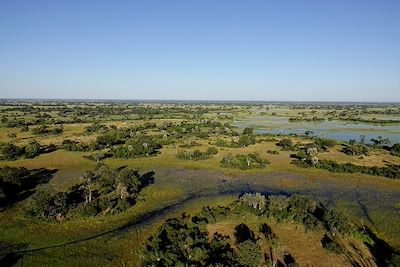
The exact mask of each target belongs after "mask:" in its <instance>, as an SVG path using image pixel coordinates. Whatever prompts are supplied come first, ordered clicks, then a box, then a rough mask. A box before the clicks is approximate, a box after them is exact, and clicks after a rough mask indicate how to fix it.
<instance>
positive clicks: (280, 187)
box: [156, 169, 400, 246]
mask: <svg viewBox="0 0 400 267" xmlns="http://www.w3.org/2000/svg"><path fill="white" fill-rule="evenodd" d="M156 173H158V175H157V177H158V178H156V185H157V184H158V185H160V186H163V185H172V184H176V185H179V187H181V188H183V189H184V190H185V191H186V192H187V194H188V196H190V199H192V198H200V197H210V198H212V197H216V196H221V195H237V196H239V195H240V194H242V193H244V192H262V193H265V194H284V195H292V194H306V195H310V196H311V197H313V198H314V199H315V200H317V201H318V202H321V203H322V204H323V205H324V206H326V207H327V208H338V209H340V210H342V211H343V212H345V213H346V214H347V215H348V216H350V217H351V218H352V219H353V220H355V221H357V222H359V223H360V224H368V225H371V226H373V227H374V228H376V229H377V230H378V232H380V233H382V234H383V235H384V236H385V237H390V239H391V240H390V241H391V242H393V243H394V244H396V245H397V246H400V209H398V208H396V207H395V205H396V203H400V193H399V190H395V189H393V188H389V187H377V186H375V185H373V184H355V182H354V181H347V180H340V179H337V178H332V179H330V178H321V179H313V178H308V177H306V176H302V175H298V174H295V173H270V174H264V175H261V174H256V175H254V174H249V175H240V176H237V177H228V176H224V175H223V174H222V173H220V172H218V171H210V170H187V169H164V170H159V171H158V172H156ZM184 203H185V202H182V204H184ZM174 208H177V207H174ZM166 212H167V211H166Z"/></svg>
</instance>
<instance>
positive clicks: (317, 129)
mask: <svg viewBox="0 0 400 267" xmlns="http://www.w3.org/2000/svg"><path fill="white" fill-rule="evenodd" d="M233 126H235V127H237V128H240V129H244V128H246V127H253V128H255V131H256V133H258V134H265V133H272V134H299V135H302V134H304V133H305V132H306V131H312V132H313V134H314V135H316V136H318V137H325V138H330V139H336V140H340V141H349V140H350V139H354V140H356V141H360V136H361V135H364V136H365V141H366V142H369V143H370V139H371V138H377V137H378V136H382V137H383V138H388V139H389V140H390V142H391V143H392V144H394V143H399V142H400V125H398V124H395V125H393V124H392V125H379V124H368V123H361V122H360V123H358V122H346V121H338V120H331V121H329V120H325V121H320V122H308V121H299V122H289V117H277V116H260V115H255V116H250V117H247V118H243V119H235V120H234V121H233Z"/></svg>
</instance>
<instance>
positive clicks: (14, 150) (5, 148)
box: [0, 143, 23, 160]
mask: <svg viewBox="0 0 400 267" xmlns="http://www.w3.org/2000/svg"><path fill="white" fill-rule="evenodd" d="M0 153H1V154H2V155H3V158H4V159H6V160H13V159H16V158H17V157H20V156H21V155H22V154H23V149H21V148H19V147H18V146H16V145H14V144H12V143H7V144H3V145H1V146H0Z"/></svg>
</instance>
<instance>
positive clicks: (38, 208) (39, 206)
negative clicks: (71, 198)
mask: <svg viewBox="0 0 400 267" xmlns="http://www.w3.org/2000/svg"><path fill="white" fill-rule="evenodd" d="M67 210H68V203H67V194H66V193H64V192H59V193H56V194H55V195H51V194H50V193H49V192H45V191H39V192H37V193H36V194H35V195H34V196H33V198H32V201H31V204H30V206H29V207H28V209H27V213H28V215H30V216H34V217H40V218H55V217H57V216H60V215H62V214H65V212H66V211H67Z"/></svg>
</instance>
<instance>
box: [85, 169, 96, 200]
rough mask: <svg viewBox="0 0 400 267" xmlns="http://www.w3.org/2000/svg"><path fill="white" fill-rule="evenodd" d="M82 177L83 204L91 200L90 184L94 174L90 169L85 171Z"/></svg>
mask: <svg viewBox="0 0 400 267" xmlns="http://www.w3.org/2000/svg"><path fill="white" fill-rule="evenodd" d="M83 179H84V180H85V184H84V188H85V205H86V204H88V203H90V202H92V193H93V191H92V186H93V185H92V184H93V182H94V179H95V175H94V173H93V172H91V171H87V172H86V173H85V174H84V175H83Z"/></svg>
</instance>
